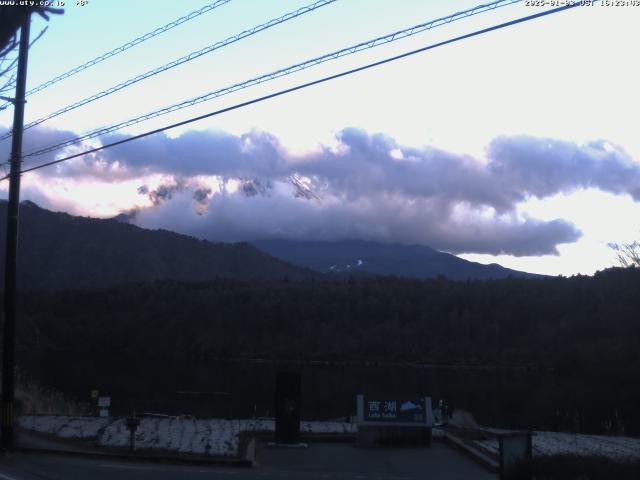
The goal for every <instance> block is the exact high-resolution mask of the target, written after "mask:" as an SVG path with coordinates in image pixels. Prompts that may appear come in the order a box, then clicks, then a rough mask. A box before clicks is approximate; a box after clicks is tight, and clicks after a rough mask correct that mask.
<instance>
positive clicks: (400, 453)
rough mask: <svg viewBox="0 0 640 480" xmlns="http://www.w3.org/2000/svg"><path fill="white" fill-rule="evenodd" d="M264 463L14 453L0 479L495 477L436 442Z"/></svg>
mask: <svg viewBox="0 0 640 480" xmlns="http://www.w3.org/2000/svg"><path fill="white" fill-rule="evenodd" d="M257 458H258V461H259V462H260V466H258V467H255V468H242V467H209V466H206V467H205V466H191V465H173V464H167V463H144V462H126V461H108V460H105V459H92V458H84V457H80V456H63V455H48V454H36V453H10V454H6V455H5V456H4V457H2V458H0V480H86V479H91V480H107V479H113V478H117V479H118V480H151V479H154V480H174V479H176V480H177V479H195V480H198V479H221V480H222V479H233V480H245V479H247V480H248V479H264V480H292V479H298V478H305V479H306V478H309V479H318V480H319V479H325V480H346V479H349V480H356V479H357V480H382V479H388V480H414V479H434V480H476V479H477V480H495V479H496V478H497V477H496V475H494V474H491V473H489V472H488V471H486V470H485V469H483V468H482V467H480V466H478V465H476V464H475V463H474V462H473V461H471V460H469V459H468V458H466V457H465V456H463V455H461V454H460V453H458V452H457V451H455V450H452V449H450V448H449V447H447V446H445V445H442V444H439V443H435V444H434V445H433V446H432V447H431V448H429V449H381V448H380V449H364V448H356V447H353V446H351V445H341V444H311V445H309V447H308V448H307V449H279V448H267V447H263V448H260V449H259V450H258V457H257Z"/></svg>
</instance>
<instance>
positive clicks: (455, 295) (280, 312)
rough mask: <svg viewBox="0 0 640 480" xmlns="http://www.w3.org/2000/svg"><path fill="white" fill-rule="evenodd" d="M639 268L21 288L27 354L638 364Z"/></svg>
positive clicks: (591, 366) (590, 365) (572, 367)
mask: <svg viewBox="0 0 640 480" xmlns="http://www.w3.org/2000/svg"><path fill="white" fill-rule="evenodd" d="M639 290H640V269H635V268H630V269H610V270H607V271H603V272H600V273H598V274H596V275H595V276H594V277H587V276H575V277H571V278H562V277H558V278H546V279H504V280H490V281H468V282H452V281H448V280H445V279H443V278H440V279H434V280H410V279H398V278H390V277H374V278H369V277H358V278H349V279H345V280H338V281H336V280H317V279H316V280H313V279H312V280H307V281H289V280H287V279H283V280H281V281H274V282H266V281H249V280H233V279H219V280H216V281H212V282H206V283H184V282H175V281H163V282H156V283H151V284H136V285H125V286H119V287H113V288H108V289H86V290H73V291H63V292H56V293H36V292H34V293H24V294H23V295H22V297H21V304H22V307H21V309H20V311H21V316H22V317H23V318H21V320H20V325H21V332H20V344H21V346H22V347H24V348H30V349H31V348H35V349H64V350H67V349H72V350H90V351H108V350H113V349H116V350H126V351H132V350H135V351H141V352H145V353H154V352H163V354H165V355H176V354H185V355H189V356H196V357H197V356H214V357H223V358H226V357H229V356H253V357H270V358H305V359H342V360H344V359H367V360H393V361H408V362H422V363H439V364H485V365H486V364H491V365H521V366H526V365H535V366H536V367H554V368H557V369H569V370H571V371H575V370H576V369H580V368H588V369H596V370H598V369H604V368H606V369H609V368H614V367H625V368H632V367H638V366H640V362H639V361H638V356H637V345H638V344H639V341H640V320H639V318H640V316H639V313H640V295H638V291H639Z"/></svg>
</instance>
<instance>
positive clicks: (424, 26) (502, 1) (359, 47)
mask: <svg viewBox="0 0 640 480" xmlns="http://www.w3.org/2000/svg"><path fill="white" fill-rule="evenodd" d="M520 1H521V0H499V1H494V2H491V3H487V4H483V5H478V6H477V7H474V8H472V9H469V10H464V11H461V12H457V13H454V14H452V15H448V16H446V17H442V18H438V19H435V20H430V21H428V22H425V23H421V24H419V25H414V26H412V27H409V28H405V29H403V30H399V31H396V32H393V33H389V34H387V35H384V36H380V37H377V38H374V39H372V40H368V41H366V42H362V43H358V44H356V45H353V46H350V47H347V48H343V49H340V50H336V51H334V52H331V53H327V54H325V55H322V56H320V57H316V58H313V59H310V60H305V61H304V62H301V63H297V64H295V65H292V66H289V67H286V68H283V69H280V70H276V71H274V72H271V73H267V74H265V75H261V76H259V77H254V78H251V79H249V80H245V81H243V82H240V83H236V84H233V85H231V86H228V87H225V88H221V89H218V90H215V91H212V92H209V93H206V94H204V95H200V96H197V97H194V98H191V99H189V100H184V101H182V102H179V103H176V104H174V105H170V106H168V107H164V108H161V109H159V110H156V111H153V112H150V113H146V114H144V115H140V116H138V117H134V118H132V119H129V120H126V121H124V122H120V123H117V124H115V125H111V126H109V127H101V128H97V129H94V130H91V131H89V132H86V133H84V134H83V135H81V136H78V137H74V138H71V139H68V140H65V141H63V142H60V143H57V144H55V145H51V146H48V147H46V148H42V149H39V150H36V151H32V152H30V153H28V154H26V155H25V158H26V157H33V156H37V155H42V154H44V153H48V152H51V151H54V150H59V149H60V148H64V147H67V146H70V145H74V144H76V143H80V142H82V141H83V140H89V139H91V138H95V137H99V136H101V135H105V134H107V133H111V132H113V131H116V130H120V129H122V128H124V127H128V126H131V125H135V124H138V123H141V122H144V121H146V120H149V119H151V118H155V117H159V116H162V115H166V114H168V113H171V112H175V111H177V110H181V109H183V108H187V107H191V106H193V105H197V104H199V103H202V102H206V101H208V100H212V99H214V98H218V97H222V96H224V95H228V94H230V93H233V92H236V91H238V90H242V89H245V88H248V87H252V86H254V85H258V84H261V83H264V82H268V81H270V80H275V79H277V78H280V77H284V76H286V75H290V74H292V73H296V72H299V71H301V70H304V69H307V68H310V67H313V66H315V65H319V64H321V63H325V62H328V61H331V60H336V59H338V58H341V57H344V56H347V55H351V54H354V53H357V52H360V51H363V50H368V49H371V48H374V47H377V46H379V45H383V44H386V43H391V42H394V41H397V40H400V39H403V38H406V37H409V36H412V35H416V34H418V33H421V32H424V31H426V30H430V29H432V28H435V27H438V26H441V25H445V24H449V23H451V22H454V21H457V20H461V19H463V18H468V17H470V16H473V15H478V14H480V13H484V12H487V11H489V10H495V9H496V8H500V7H504V6H507V5H511V4H513V3H518V2H520Z"/></svg>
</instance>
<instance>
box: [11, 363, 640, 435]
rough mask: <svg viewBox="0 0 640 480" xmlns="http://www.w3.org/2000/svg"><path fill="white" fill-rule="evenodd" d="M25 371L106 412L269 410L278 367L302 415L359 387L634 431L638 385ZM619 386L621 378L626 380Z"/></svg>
mask: <svg viewBox="0 0 640 480" xmlns="http://www.w3.org/2000/svg"><path fill="white" fill-rule="evenodd" d="M21 367H22V370H23V371H26V372H28V374H29V375H30V376H31V377H32V378H34V379H36V380H38V381H39V382H40V383H42V384H43V385H45V386H47V387H52V388H55V389H57V390H60V391H62V392H64V393H66V394H67V395H69V396H72V397H74V398H75V399H77V400H79V401H87V402H88V401H89V395H90V391H91V390H92V389H98V390H99V391H100V395H105V396H107V395H108V396H111V397H112V413H113V414H128V413H130V412H131V411H132V410H133V409H134V408H135V409H136V411H137V412H152V413H165V414H191V415H195V416H196V417H227V418H247V417H252V416H272V415H273V403H274V396H275V377H276V372H277V371H278V370H282V369H284V370H299V371H300V372H301V374H302V396H303V398H302V414H303V418H305V419H308V420H314V419H331V418H338V417H345V416H347V415H349V414H353V413H355V398H356V395H357V394H358V393H364V394H367V395H370V396H371V395H375V396H378V397H380V398H384V397H389V398H394V397H404V396H408V397H414V396H416V395H429V396H431V397H432V399H433V400H434V402H435V401H437V400H438V399H441V398H442V399H446V400H447V401H448V403H449V404H450V405H452V406H453V407H454V408H460V409H464V410H468V411H470V412H472V413H473V414H474V416H475V417H476V419H477V420H478V421H479V422H480V423H482V424H484V425H491V426H496V427H499V426H502V427H515V428H535V429H565V430H573V431H583V432H592V433H607V432H610V431H612V429H613V430H615V429H618V430H619V427H620V426H624V427H625V431H626V433H627V434H635V435H638V434H639V433H640V422H639V418H640V417H639V412H640V402H638V400H639V399H640V394H639V389H638V388H637V387H634V386H633V385H631V384H626V383H625V382H623V381H622V380H620V382H617V381H616V379H615V378H606V379H591V378H568V377H566V376H565V377H562V378H561V377H559V376H558V375H557V374H554V373H549V372H545V373H540V372H527V371H523V370H506V369H493V370H492V369H462V368H461V369H450V368H407V367H365V366H360V367H356V366H297V365H276V364H269V363H263V364H256V363H221V362H219V361H200V362H198V361H190V360H186V359H167V358H163V357H158V358H154V359H151V358H133V357H125V356H111V357H105V356H95V357H93V358H91V357H84V358H77V357H76V356H68V357H66V356H64V355H61V354H48V355H46V356H43V355H40V356H39V357H38V358H35V357H32V358H26V359H23V361H22V362H21ZM625 385H626V386H625Z"/></svg>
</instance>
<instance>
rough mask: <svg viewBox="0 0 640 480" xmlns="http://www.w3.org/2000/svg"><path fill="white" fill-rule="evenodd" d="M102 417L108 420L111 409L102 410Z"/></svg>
mask: <svg viewBox="0 0 640 480" xmlns="http://www.w3.org/2000/svg"><path fill="white" fill-rule="evenodd" d="M100 416H101V417H103V418H106V417H108V416H109V409H108V408H101V409H100Z"/></svg>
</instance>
